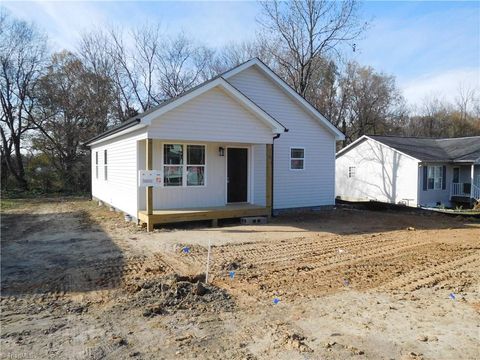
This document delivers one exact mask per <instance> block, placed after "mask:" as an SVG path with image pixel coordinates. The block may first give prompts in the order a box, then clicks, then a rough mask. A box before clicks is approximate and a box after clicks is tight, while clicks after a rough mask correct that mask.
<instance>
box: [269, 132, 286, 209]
mask: <svg viewBox="0 0 480 360" xmlns="http://www.w3.org/2000/svg"><path fill="white" fill-rule="evenodd" d="M285 132H288V129H285ZM280 135H281V134H277V135H275V136H274V137H273V141H272V186H271V187H272V196H271V200H270V201H271V204H270V206H271V209H272V217H275V212H274V208H273V204H274V201H273V194H274V191H273V190H274V184H275V180H274V179H275V167H274V164H275V139H278V138H279V137H280Z"/></svg>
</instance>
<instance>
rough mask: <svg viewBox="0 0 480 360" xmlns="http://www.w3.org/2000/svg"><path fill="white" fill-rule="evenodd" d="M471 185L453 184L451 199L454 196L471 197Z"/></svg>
mask: <svg viewBox="0 0 480 360" xmlns="http://www.w3.org/2000/svg"><path fill="white" fill-rule="evenodd" d="M470 190H471V187H470V184H467V183H452V186H451V188H450V197H452V196H466V197H470Z"/></svg>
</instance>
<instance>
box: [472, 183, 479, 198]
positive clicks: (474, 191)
mask: <svg viewBox="0 0 480 360" xmlns="http://www.w3.org/2000/svg"><path fill="white" fill-rule="evenodd" d="M472 198H474V199H475V200H477V201H480V186H477V185H475V184H472Z"/></svg>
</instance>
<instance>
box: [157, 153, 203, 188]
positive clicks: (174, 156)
mask: <svg viewBox="0 0 480 360" xmlns="http://www.w3.org/2000/svg"><path fill="white" fill-rule="evenodd" d="M184 174H185V176H184ZM163 184H164V186H204V185H205V146H204V145H183V144H164V145H163Z"/></svg>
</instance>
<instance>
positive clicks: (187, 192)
mask: <svg viewBox="0 0 480 360" xmlns="http://www.w3.org/2000/svg"><path fill="white" fill-rule="evenodd" d="M164 143H183V142H182V141H179V140H177V141H175V140H173V141H172V140H153V168H154V169H156V170H162V157H163V144H164ZM195 144H199V145H205V146H206V185H205V186H202V187H158V188H154V189H153V208H154V209H157V210H160V209H178V208H201V207H208V206H223V205H225V204H226V191H227V184H226V164H227V156H226V152H227V150H226V149H227V147H229V146H236V147H246V148H248V153H249V161H248V164H249V165H248V166H249V169H248V173H249V174H250V175H249V183H248V189H249V192H248V193H249V202H251V203H255V204H258V205H264V204H265V181H266V180H265V161H266V160H265V145H264V144H263V145H253V146H252V145H251V144H234V145H233V144H231V143H212V142H202V141H197V142H195ZM219 147H223V148H225V156H219V154H218V148H219ZM262 149H264V150H263V151H262ZM139 169H141V170H143V169H145V141H141V142H140V143H139ZM139 208H140V209H145V190H144V189H143V188H142V189H140V191H139Z"/></svg>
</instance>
